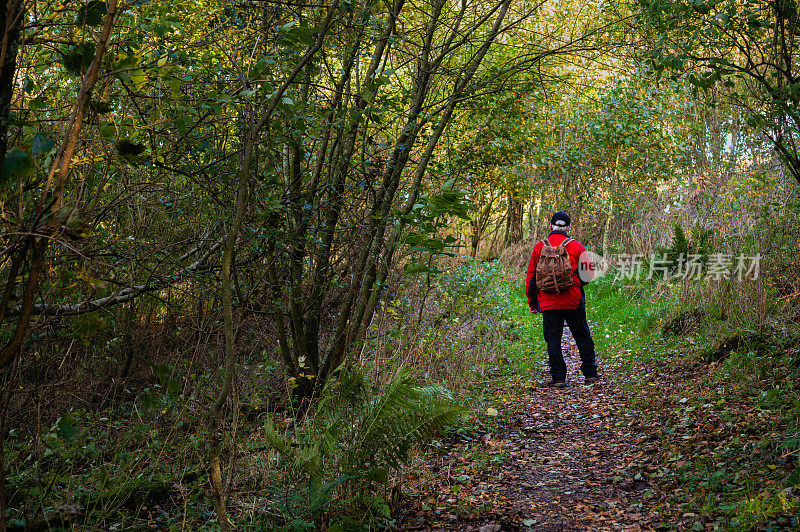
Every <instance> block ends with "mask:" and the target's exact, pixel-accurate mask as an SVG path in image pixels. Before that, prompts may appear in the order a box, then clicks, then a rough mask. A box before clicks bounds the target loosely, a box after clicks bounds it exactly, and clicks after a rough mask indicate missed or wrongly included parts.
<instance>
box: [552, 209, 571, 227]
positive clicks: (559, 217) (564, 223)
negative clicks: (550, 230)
mask: <svg viewBox="0 0 800 532" xmlns="http://www.w3.org/2000/svg"><path fill="white" fill-rule="evenodd" d="M569 222H570V220H569V215H568V214H567V213H565V212H557V213H555V214H554V215H553V217H552V218H551V219H550V225H555V226H557V227H569Z"/></svg>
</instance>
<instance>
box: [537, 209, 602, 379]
mask: <svg viewBox="0 0 800 532" xmlns="http://www.w3.org/2000/svg"><path fill="white" fill-rule="evenodd" d="M550 228H551V230H552V231H551V233H550V235H549V236H548V237H547V238H548V240H549V242H550V245H552V246H558V245H559V244H561V243H562V242H564V241H565V240H566V239H567V238H569V230H570V219H569V216H568V215H567V214H565V213H563V212H557V213H555V214H554V215H553V217H552V219H551V220H550ZM543 247H544V243H543V242H539V243H537V244H536V246H534V248H533V253H532V254H531V260H530V262H529V263H528V276H527V281H526V283H525V295H527V296H528V306H529V307H530V309H531V312H533V313H534V314H537V313H539V312H541V313H542V327H543V330H544V339H545V341H546V342H547V358H548V362H549V364H550V377H551V380H550V382H548V383H547V385H548V386H554V387H556V388H563V387H564V386H566V379H567V365H566V364H565V363H564V355H563V353H562V352H561V334H562V332H563V331H564V322H565V321H566V322H567V325H568V326H569V330H570V331H572V337H573V338H575V343H576V344H577V346H578V352H579V353H580V355H581V373H583V376H584V382H585V383H586V384H594V383H595V382H597V381H598V377H597V363H596V362H595V353H594V342H593V341H592V334H591V332H590V331H589V324H588V323H587V322H586V295H585V294H584V292H583V285H584V284H587V283H588V280H587V281H586V282H584V281H583V280H582V279H581V276H579V275H578V266H579V264H580V263H581V260H582V257H581V255H582V254H583V257H584V258H585V257H586V255H585V252H586V248H584V247H583V244H581V243H580V242H578V241H577V240H572V241H571V242H569V243H568V244H567V245H566V250H567V252H568V253H569V260H570V263H571V264H572V269H573V271H574V274H573V277H572V286H571V287H570V288H569V289H568V290H566V291H562V292H561V293H558V294H550V293H546V292H542V291H540V290H538V289H537V288H536V265H537V264H538V263H539V255H540V254H541V252H542V248H543ZM584 262H585V259H584ZM585 266H586V271H589V270H591V265H588V264H585ZM584 277H585V276H584Z"/></svg>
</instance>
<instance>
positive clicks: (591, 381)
mask: <svg viewBox="0 0 800 532" xmlns="http://www.w3.org/2000/svg"><path fill="white" fill-rule="evenodd" d="M599 380H600V377H586V378H585V379H583V383H584V384H594V383H596V382H598V381H599Z"/></svg>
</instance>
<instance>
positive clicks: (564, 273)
mask: <svg viewBox="0 0 800 532" xmlns="http://www.w3.org/2000/svg"><path fill="white" fill-rule="evenodd" d="M572 240H573V239H572V238H567V239H565V240H564V241H563V242H562V243H561V244H559V245H558V246H553V245H551V244H550V240H549V239H547V238H545V239H544V240H542V244H543V247H542V252H541V254H539V263H538V264H537V265H536V288H538V289H539V290H541V291H542V292H546V293H548V294H560V293H561V292H566V291H567V290H569V289H570V288H571V287H572V276H573V275H574V274H575V272H574V271H573V269H572V263H571V262H570V261H569V252H568V251H567V244H569V243H570V242H572Z"/></svg>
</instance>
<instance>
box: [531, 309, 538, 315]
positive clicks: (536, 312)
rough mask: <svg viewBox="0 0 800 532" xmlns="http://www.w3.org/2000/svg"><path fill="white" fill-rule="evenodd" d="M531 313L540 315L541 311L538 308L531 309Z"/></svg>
mask: <svg viewBox="0 0 800 532" xmlns="http://www.w3.org/2000/svg"><path fill="white" fill-rule="evenodd" d="M531 313H533V314H539V309H538V308H532V309H531Z"/></svg>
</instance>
